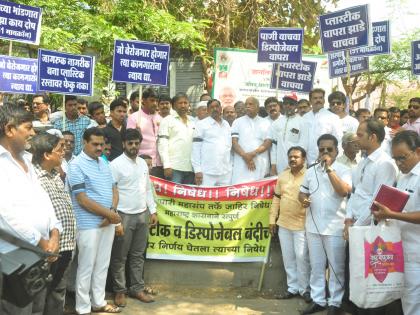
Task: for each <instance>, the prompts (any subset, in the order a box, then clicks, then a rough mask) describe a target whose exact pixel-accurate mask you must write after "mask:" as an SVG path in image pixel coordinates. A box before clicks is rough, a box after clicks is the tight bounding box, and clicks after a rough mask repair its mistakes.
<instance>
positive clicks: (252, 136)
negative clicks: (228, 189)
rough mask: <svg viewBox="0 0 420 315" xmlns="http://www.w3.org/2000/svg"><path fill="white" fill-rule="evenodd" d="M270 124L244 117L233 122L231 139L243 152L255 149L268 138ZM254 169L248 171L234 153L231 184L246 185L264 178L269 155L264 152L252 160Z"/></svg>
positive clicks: (262, 120) (263, 120) (258, 118)
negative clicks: (236, 142)
mask: <svg viewBox="0 0 420 315" xmlns="http://www.w3.org/2000/svg"><path fill="white" fill-rule="evenodd" d="M269 129H270V123H269V122H268V120H267V119H264V118H261V117H259V116H256V117H255V118H250V117H249V116H247V115H245V116H242V117H240V118H238V119H236V120H235V121H234V122H233V125H232V138H237V139H238V143H239V145H240V146H241V148H242V149H243V150H244V151H245V152H251V151H254V150H255V149H257V148H258V147H259V146H260V145H261V144H262V143H263V142H264V140H265V139H267V138H268V132H269ZM254 162H255V166H256V169H255V170H254V171H250V170H248V167H247V165H246V163H245V161H244V160H243V159H242V158H241V157H240V156H239V155H238V154H237V153H236V152H235V153H234V156H233V170H232V184H239V183H246V182H251V181H256V180H259V179H262V178H264V176H265V175H267V174H268V172H269V164H270V163H269V153H268V151H265V152H263V153H261V154H258V155H257V156H256V157H255V158H254Z"/></svg>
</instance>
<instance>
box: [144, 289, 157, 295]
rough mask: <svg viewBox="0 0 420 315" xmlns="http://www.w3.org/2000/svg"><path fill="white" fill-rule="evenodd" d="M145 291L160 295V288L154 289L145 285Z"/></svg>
mask: <svg viewBox="0 0 420 315" xmlns="http://www.w3.org/2000/svg"><path fill="white" fill-rule="evenodd" d="M144 292H146V293H147V294H150V295H158V294H159V290H156V289H153V288H152V287H144Z"/></svg>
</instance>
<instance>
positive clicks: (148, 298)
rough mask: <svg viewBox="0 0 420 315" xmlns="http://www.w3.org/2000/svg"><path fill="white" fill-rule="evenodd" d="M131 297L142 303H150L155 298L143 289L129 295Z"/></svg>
mask: <svg viewBox="0 0 420 315" xmlns="http://www.w3.org/2000/svg"><path fill="white" fill-rule="evenodd" d="M131 297H132V298H135V299H137V300H139V301H141V302H143V303H152V302H154V301H155V300H154V299H153V298H152V297H151V296H150V295H148V294H146V293H145V292H144V291H140V292H137V293H136V294H133V295H131Z"/></svg>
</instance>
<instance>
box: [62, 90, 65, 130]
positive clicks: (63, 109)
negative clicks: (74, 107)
mask: <svg viewBox="0 0 420 315" xmlns="http://www.w3.org/2000/svg"><path fill="white" fill-rule="evenodd" d="M65 130H66V95H65V94H63V130H62V131H65Z"/></svg>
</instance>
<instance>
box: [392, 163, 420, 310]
mask: <svg viewBox="0 0 420 315" xmlns="http://www.w3.org/2000/svg"><path fill="white" fill-rule="evenodd" d="M397 188H398V189H400V190H402V191H405V192H408V193H409V194H410V198H408V202H407V204H406V205H405V207H404V210H403V212H413V211H420V163H417V165H416V166H415V167H414V168H413V169H412V170H411V171H410V173H408V174H404V175H402V176H401V177H400V178H399V180H398V183H397ZM398 223H399V224H400V226H401V238H402V242H403V248H404V276H405V287H404V293H403V297H402V306H403V310H404V314H406V315H415V314H419V310H420V300H419V296H420V255H419V236H420V224H413V223H408V222H404V221H398Z"/></svg>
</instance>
